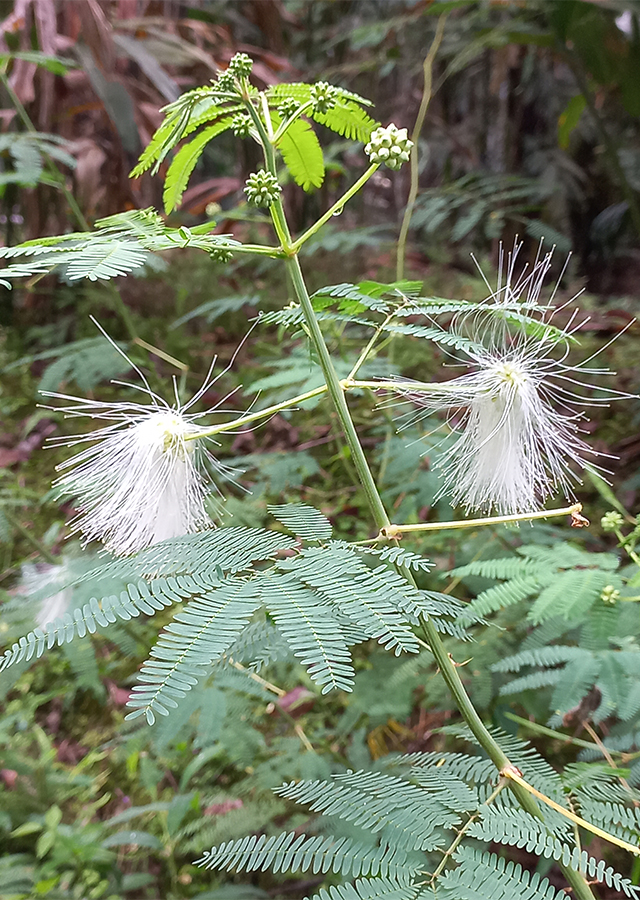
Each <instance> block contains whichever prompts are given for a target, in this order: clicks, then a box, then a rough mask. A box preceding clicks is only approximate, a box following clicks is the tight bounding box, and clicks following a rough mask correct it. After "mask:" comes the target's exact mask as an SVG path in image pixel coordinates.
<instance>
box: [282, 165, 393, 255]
mask: <svg viewBox="0 0 640 900" xmlns="http://www.w3.org/2000/svg"><path fill="white" fill-rule="evenodd" d="M379 168H380V166H379V165H378V163H371V165H370V166H369V168H368V169H367V171H366V172H364V174H362V175H361V176H360V178H358V180H357V181H356V182H354V183H353V184H352V185H351V187H350V188H349V189H348V190H347V191H345V192H344V194H343V195H342V197H340V199H339V200H336V202H335V203H334V204H333V206H332V207H331V208H330V209H328V210H327V211H326V213H325V214H324V215H322V216H320V218H319V219H318V221H317V222H316V223H315V224H314V225H312V226H311V228H309V229H308V230H307V231H305V233H304V234H303V235H301V236H300V237H299V238H298V240H297V241H294V242H293V244H291V248H290V249H291V251H292V252H293V253H297V252H298V250H299V249H300V247H302V245H303V244H304V243H305V242H306V241H308V240H309V238H310V237H313V235H314V234H315V233H316V231H319V230H320V229H321V228H322V226H323V225H324V224H325V223H326V222H328V221H329V219H330V218H331V217H332V216H335V215H337V214H338V213H339V212H342V209H343V207H344V205H345V203H347V202H348V201H349V200H350V199H351V198H352V197H353V195H354V194H357V193H358V191H359V190H360V188H361V187H362V186H363V185H365V184H366V183H367V181H368V180H369V179H370V178H371V176H372V175H373V173H374V172H377V170H378V169H379ZM274 174H275V173H274Z"/></svg>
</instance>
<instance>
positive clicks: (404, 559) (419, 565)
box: [354, 545, 435, 572]
mask: <svg viewBox="0 0 640 900" xmlns="http://www.w3.org/2000/svg"><path fill="white" fill-rule="evenodd" d="M354 549H355V550H356V551H359V552H360V553H365V554H367V555H372V556H374V555H375V556H377V557H378V558H379V559H381V560H383V561H384V560H387V561H388V562H390V563H391V564H392V565H394V566H404V567H405V568H407V569H413V570H414V571H415V572H429V571H430V570H431V569H433V567H434V566H435V563H433V562H431V560H430V559H426V558H425V557H424V556H421V555H420V554H419V553H414V552H413V551H412V550H405V549H404V547H397V546H393V545H391V546H389V547H354Z"/></svg>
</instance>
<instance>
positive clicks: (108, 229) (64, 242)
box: [0, 209, 238, 287]
mask: <svg viewBox="0 0 640 900" xmlns="http://www.w3.org/2000/svg"><path fill="white" fill-rule="evenodd" d="M205 227H207V228H209V227H210V226H208V225H207V226H205ZM235 246H238V241H235V240H234V239H233V238H232V237H231V236H230V235H213V234H207V233H203V234H201V233H200V232H199V231H198V229H197V228H196V229H193V230H190V229H189V228H186V227H182V228H169V227H167V226H166V225H165V224H164V222H163V221H162V219H161V218H160V216H159V215H158V214H157V213H156V212H155V211H154V210H152V209H144V210H130V211H128V212H125V213H118V214H117V215H114V216H110V217H109V218H107V219H101V220H99V221H98V222H96V230H95V231H92V232H88V233H85V232H81V233H77V234H65V235H57V236H55V237H51V238H43V239H41V240H38V241H26V242H25V243H23V244H18V245H17V246H16V247H10V248H1V249H0V258H4V259H12V258H15V257H17V256H25V257H33V258H32V259H30V260H29V262H22V263H18V264H15V265H10V266H6V267H5V268H4V269H2V270H1V271H0V277H2V278H17V277H25V276H29V275H33V274H42V273H44V272H50V271H53V270H55V269H57V268H62V270H63V273H64V275H65V277H66V278H67V280H69V281H77V280H78V279H80V278H88V279H89V280H90V281H96V280H99V279H109V278H114V277H116V276H118V275H126V274H128V273H129V272H132V271H134V269H138V268H141V267H142V266H144V265H145V263H146V262H147V261H148V260H149V257H150V254H151V253H155V252H160V251H163V250H174V249H176V248H178V247H194V248H196V249H199V250H204V251H206V252H210V251H211V250H215V249H220V248H221V247H224V248H226V249H233V247H235ZM6 284H7V286H8V287H10V283H8V282H7V283H6Z"/></svg>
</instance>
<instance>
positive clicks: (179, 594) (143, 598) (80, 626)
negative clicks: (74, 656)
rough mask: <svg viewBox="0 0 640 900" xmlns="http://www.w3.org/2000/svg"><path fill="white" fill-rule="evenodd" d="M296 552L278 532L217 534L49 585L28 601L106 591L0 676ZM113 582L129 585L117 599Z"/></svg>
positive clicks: (29, 644)
mask: <svg viewBox="0 0 640 900" xmlns="http://www.w3.org/2000/svg"><path fill="white" fill-rule="evenodd" d="M294 546H295V541H294V540H293V539H292V538H290V537H288V536H287V535H284V534H280V533H278V532H275V531H265V530H263V529H262V528H243V527H237V526H236V527H233V528H219V529H215V530H211V531H205V532H202V533H200V534H191V535H185V536H184V537H182V538H172V539H170V540H167V541H162V542H161V543H158V544H154V545H153V546H152V547H149V548H148V549H147V550H143V551H142V552H140V553H138V554H137V555H136V556H135V557H126V558H122V559H116V560H113V561H110V562H108V563H106V564H103V565H102V566H99V567H97V568H95V569H92V570H91V571H89V572H85V573H83V574H81V575H72V576H71V577H69V578H68V579H67V580H66V581H65V582H64V583H56V584H54V585H48V586H47V587H45V588H42V589H41V590H39V591H36V592H34V593H33V594H32V595H31V598H30V599H31V600H32V601H36V600H43V599H46V598H47V597H49V596H51V595H52V594H54V593H57V592H58V591H61V590H65V589H67V588H70V587H74V586H77V585H80V584H82V583H83V582H91V586H92V589H93V590H95V591H96V593H97V592H98V591H99V590H100V588H101V587H102V589H103V590H104V591H105V595H104V596H102V598H101V599H100V600H98V599H96V597H92V598H91V599H90V600H89V601H88V603H85V604H84V605H82V607H78V608H76V609H75V610H74V611H73V613H65V615H64V616H63V617H62V618H61V619H59V620H57V621H55V622H51V623H48V624H47V625H46V626H45V627H44V628H42V629H39V628H37V629H35V631H32V632H31V633H30V634H27V635H25V636H24V637H21V638H20V639H19V641H17V642H15V643H14V644H13V645H12V647H11V648H9V649H8V650H6V651H5V653H4V655H3V656H2V657H1V658H0V671H3V670H4V669H5V668H8V667H9V666H12V665H14V664H15V663H17V662H20V661H21V660H23V659H24V660H31V659H33V658H34V656H35V657H36V658H39V657H40V656H41V655H42V653H43V652H44V651H45V649H46V650H50V649H51V648H52V647H53V646H54V645H55V644H58V645H61V644H63V643H67V642H69V641H71V640H73V639H74V638H75V637H85V635H86V634H88V633H89V634H93V633H94V632H95V631H96V629H97V628H98V627H102V628H105V627H107V626H109V625H110V624H112V623H114V622H116V621H117V620H118V619H122V620H125V621H127V620H129V619H131V618H132V617H134V616H138V615H139V614H140V613H144V614H145V615H149V616H150V615H154V613H155V612H156V611H157V610H161V609H164V608H165V607H167V606H170V605H171V604H173V603H178V602H181V601H182V600H185V599H187V598H189V597H193V596H195V595H197V594H198V593H199V592H200V590H201V588H202V586H203V585H204V586H207V585H209V586H211V585H212V584H219V582H220V580H221V578H222V577H223V576H224V573H225V572H226V573H229V574H232V575H233V574H236V573H239V572H243V571H247V570H249V569H250V567H251V565H252V563H254V562H258V561H261V560H268V559H272V558H273V557H274V556H275V555H276V553H278V551H280V550H285V549H291V548H292V547H294ZM113 579H118V580H119V581H124V582H127V581H129V580H130V582H131V583H129V584H127V586H126V591H124V592H121V593H120V595H119V596H116V595H114V594H112V593H107V592H108V591H113ZM142 579H144V580H142ZM98 596H100V595H99V594H98Z"/></svg>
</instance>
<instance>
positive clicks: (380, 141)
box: [364, 123, 413, 169]
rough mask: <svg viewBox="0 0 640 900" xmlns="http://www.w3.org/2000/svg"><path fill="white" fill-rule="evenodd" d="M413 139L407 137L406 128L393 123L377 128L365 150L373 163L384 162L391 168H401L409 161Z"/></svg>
mask: <svg viewBox="0 0 640 900" xmlns="http://www.w3.org/2000/svg"><path fill="white" fill-rule="evenodd" d="M412 147H413V141H410V140H409V138H408V137H407V129H406V128H396V126H395V125H394V124H393V123H391V125H388V126H387V127H386V128H382V127H381V128H376V130H375V131H374V132H372V134H371V137H370V138H369V143H368V144H367V145H366V146H365V148H364V152H365V153H366V154H367V156H368V157H369V159H370V160H371V162H372V163H379V164H382V163H384V164H385V166H387V167H388V168H389V169H399V168H400V167H401V166H402V164H403V163H405V162H408V161H409V152H410V150H411V148H412Z"/></svg>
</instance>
